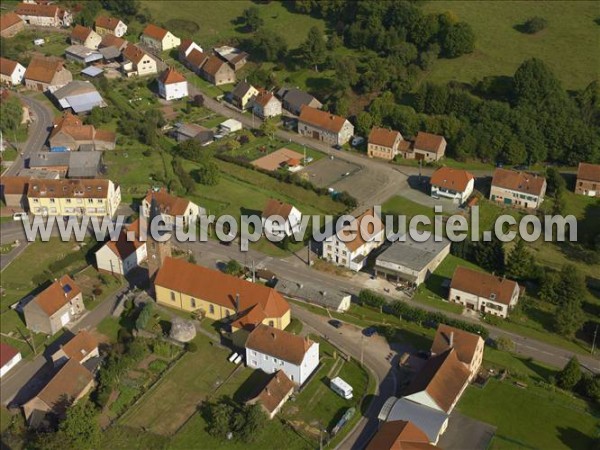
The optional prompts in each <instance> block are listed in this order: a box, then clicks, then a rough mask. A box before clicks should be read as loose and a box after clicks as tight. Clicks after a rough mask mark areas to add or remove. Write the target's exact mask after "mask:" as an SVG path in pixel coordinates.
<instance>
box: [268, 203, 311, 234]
mask: <svg viewBox="0 0 600 450" xmlns="http://www.w3.org/2000/svg"><path fill="white" fill-rule="evenodd" d="M301 221H302V213H301V212H300V211H299V210H298V209H296V208H295V207H293V208H292V210H291V211H290V215H289V216H288V218H287V220H285V219H283V217H281V216H273V217H272V218H267V217H263V218H262V225H263V232H264V234H265V235H270V236H292V235H293V234H294V233H296V232H298V231H300V226H301Z"/></svg>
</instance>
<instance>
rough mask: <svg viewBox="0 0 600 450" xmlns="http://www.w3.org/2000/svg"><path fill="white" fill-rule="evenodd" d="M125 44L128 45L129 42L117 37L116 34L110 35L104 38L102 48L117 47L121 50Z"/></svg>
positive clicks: (101, 42) (101, 43)
mask: <svg viewBox="0 0 600 450" xmlns="http://www.w3.org/2000/svg"><path fill="white" fill-rule="evenodd" d="M125 44H127V41H126V40H125V39H123V38H120V37H118V36H115V35H114V34H110V33H108V34H105V35H104V36H102V40H101V41H100V48H104V47H116V48H118V49H119V50H120V49H122V48H123V46H124V45H125Z"/></svg>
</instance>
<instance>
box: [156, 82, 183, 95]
mask: <svg viewBox="0 0 600 450" xmlns="http://www.w3.org/2000/svg"><path fill="white" fill-rule="evenodd" d="M158 94H159V95H160V96H161V97H162V98H164V99H166V100H178V99H180V98H184V97H187V96H188V95H189V94H188V84H187V81H181V82H179V83H169V84H164V83H162V82H160V81H159V82H158Z"/></svg>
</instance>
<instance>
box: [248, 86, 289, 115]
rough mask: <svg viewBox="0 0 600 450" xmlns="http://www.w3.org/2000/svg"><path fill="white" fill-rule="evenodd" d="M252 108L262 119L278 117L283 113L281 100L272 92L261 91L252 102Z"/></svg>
mask: <svg viewBox="0 0 600 450" xmlns="http://www.w3.org/2000/svg"><path fill="white" fill-rule="evenodd" d="M252 110H253V111H254V114H256V115H257V116H258V117H260V118H261V119H268V118H269V117H277V116H280V115H281V113H282V108H281V102H280V101H279V99H278V98H277V97H275V95H273V93H272V92H267V91H261V92H259V94H258V95H257V96H256V98H255V99H254V101H253V102H252Z"/></svg>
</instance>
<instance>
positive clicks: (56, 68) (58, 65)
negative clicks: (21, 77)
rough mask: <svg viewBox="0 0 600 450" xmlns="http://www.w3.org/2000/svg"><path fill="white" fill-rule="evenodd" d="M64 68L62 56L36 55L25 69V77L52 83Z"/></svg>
mask: <svg viewBox="0 0 600 450" xmlns="http://www.w3.org/2000/svg"><path fill="white" fill-rule="evenodd" d="M61 70H63V61H62V60H61V59H60V58H44V57H35V58H33V59H32V60H31V62H30V63H29V66H28V67H27V70H26V71H25V79H27V80H33V81H41V82H42V83H51V82H52V80H53V79H54V75H55V74H56V73H57V72H60V71H61Z"/></svg>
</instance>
